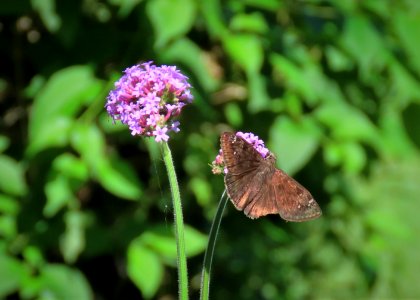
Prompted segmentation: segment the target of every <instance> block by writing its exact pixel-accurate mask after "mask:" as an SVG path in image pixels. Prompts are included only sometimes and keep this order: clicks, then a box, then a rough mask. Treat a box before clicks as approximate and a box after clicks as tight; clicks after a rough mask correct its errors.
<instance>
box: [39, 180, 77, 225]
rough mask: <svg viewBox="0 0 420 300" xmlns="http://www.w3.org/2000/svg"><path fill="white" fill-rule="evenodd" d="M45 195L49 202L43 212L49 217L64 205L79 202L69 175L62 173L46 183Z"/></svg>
mask: <svg viewBox="0 0 420 300" xmlns="http://www.w3.org/2000/svg"><path fill="white" fill-rule="evenodd" d="M45 195H46V196H47V203H46V204H45V206H44V209H43V214H44V216H46V217H48V218H50V217H53V216H55V215H56V214H57V213H58V212H59V211H60V210H61V209H62V208H63V207H65V206H68V205H70V204H71V203H72V202H77V199H76V197H75V196H74V194H73V191H72V190H71V188H70V185H69V182H68V179H67V177H65V176H62V175H59V176H54V178H53V179H52V180H51V181H48V182H47V183H46V185H45Z"/></svg>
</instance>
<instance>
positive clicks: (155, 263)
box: [127, 240, 164, 299]
mask: <svg viewBox="0 0 420 300" xmlns="http://www.w3.org/2000/svg"><path fill="white" fill-rule="evenodd" d="M163 269H164V268H163V265H162V263H161V262H160V260H159V257H158V256H157V255H156V254H155V253H154V252H153V251H152V250H150V249H148V248H146V247H144V246H143V245H142V243H141V241H140V240H134V241H133V242H132V243H131V244H130V245H129V247H128V250H127V273H128V276H129V277H130V279H131V280H132V281H133V282H134V284H135V285H136V286H137V287H138V288H139V289H140V291H141V292H142V295H143V297H144V298H146V299H150V298H152V297H153V296H154V295H155V294H156V292H157V290H158V288H159V286H160V284H161V281H162V279H163Z"/></svg>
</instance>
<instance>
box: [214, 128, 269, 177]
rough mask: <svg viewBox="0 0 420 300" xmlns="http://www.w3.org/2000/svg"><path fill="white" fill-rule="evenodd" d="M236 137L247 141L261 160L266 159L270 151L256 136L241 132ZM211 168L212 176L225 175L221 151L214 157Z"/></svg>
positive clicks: (225, 170) (225, 169)
mask: <svg viewBox="0 0 420 300" xmlns="http://www.w3.org/2000/svg"><path fill="white" fill-rule="evenodd" d="M235 135H236V136H239V137H241V138H243V139H244V140H245V141H247V142H248V143H249V144H250V145H252V146H253V147H254V149H255V150H257V151H258V153H259V154H261V156H262V157H263V158H266V157H267V156H268V154H269V153H270V151H269V150H268V149H267V148H266V147H265V145H264V141H263V140H260V139H259V137H258V136H256V135H255V134H253V133H250V132H246V133H243V132H241V131H238V132H237V133H236V134H235ZM211 166H212V172H213V174H226V173H227V168H226V167H225V163H224V160H223V152H222V149H220V150H219V154H218V155H217V156H216V158H215V160H214V161H213V162H212V163H211Z"/></svg>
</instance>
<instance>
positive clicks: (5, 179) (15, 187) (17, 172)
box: [0, 155, 27, 196]
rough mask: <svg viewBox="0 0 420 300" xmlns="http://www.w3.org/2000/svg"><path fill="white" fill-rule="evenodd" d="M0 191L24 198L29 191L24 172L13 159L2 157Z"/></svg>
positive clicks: (0, 158)
mask: <svg viewBox="0 0 420 300" xmlns="http://www.w3.org/2000/svg"><path fill="white" fill-rule="evenodd" d="M0 170H1V172H0V190H1V191H3V192H5V193H7V194H10V195H13V196H23V195H25V193H26V191H27V186H26V181H25V176H24V171H23V169H22V167H21V166H20V165H19V164H18V163H17V162H16V161H15V160H13V159H12V158H10V157H9V156H6V155H0Z"/></svg>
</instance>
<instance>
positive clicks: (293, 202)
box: [270, 169, 322, 222]
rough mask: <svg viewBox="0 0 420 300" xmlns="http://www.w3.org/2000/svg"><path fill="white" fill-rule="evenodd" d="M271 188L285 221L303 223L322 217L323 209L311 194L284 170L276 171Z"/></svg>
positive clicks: (279, 211)
mask: <svg viewBox="0 0 420 300" xmlns="http://www.w3.org/2000/svg"><path fill="white" fill-rule="evenodd" d="M270 186H271V187H270V189H271V190H272V194H273V196H274V199H275V201H276V204H277V207H278V213H279V214H280V216H281V217H282V218H283V219H285V220H287V221H292V222H303V221H309V220H312V219H315V218H318V217H320V216H321V214H322V212H321V209H320V208H319V206H318V203H316V201H315V200H314V198H313V197H312V195H311V193H309V191H308V190H307V189H305V188H304V187H303V186H301V185H300V184H299V183H298V182H297V181H296V180H294V179H293V178H291V177H290V176H288V175H287V174H286V173H284V172H283V171H282V170H279V169H276V171H275V172H274V175H273V177H272V180H271V184H270Z"/></svg>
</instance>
